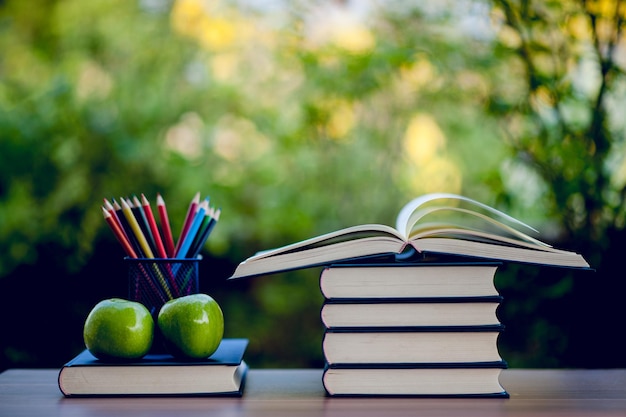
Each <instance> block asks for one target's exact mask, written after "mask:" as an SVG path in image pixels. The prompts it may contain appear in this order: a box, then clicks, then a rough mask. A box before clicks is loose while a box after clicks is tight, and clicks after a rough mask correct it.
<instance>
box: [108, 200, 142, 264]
mask: <svg viewBox="0 0 626 417" xmlns="http://www.w3.org/2000/svg"><path fill="white" fill-rule="evenodd" d="M102 215H103V216H104V220H106V222H107V223H108V224H109V227H111V230H112V231H113V234H114V235H115V237H116V238H117V240H118V241H119V242H120V244H121V245H122V247H123V248H124V251H125V252H126V254H127V255H128V256H130V257H131V258H136V257H137V254H136V253H135V250H134V249H133V247H132V246H131V244H130V242H129V241H128V239H126V235H125V234H124V232H123V231H122V229H121V228H120V226H119V225H118V223H117V221H116V220H115V219H114V218H113V215H112V214H111V213H110V212H109V211H108V210H107V209H106V208H104V207H102Z"/></svg>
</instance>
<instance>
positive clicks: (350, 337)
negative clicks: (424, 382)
mask: <svg viewBox="0 0 626 417" xmlns="http://www.w3.org/2000/svg"><path fill="white" fill-rule="evenodd" d="M503 328H504V327H503V326H502V325H496V326H467V327H415V328H397V329H394V328H366V329H339V330H332V329H327V330H326V332H325V333H324V338H323V341H322V349H323V352H324V359H325V361H326V363H327V364H328V365H331V366H332V365H336V364H341V365H347V364H366V365H369V366H372V365H377V366H386V365H389V364H424V363H430V364H442V363H447V364H450V363H493V362H500V361H502V358H501V357H500V354H499V352H498V346H497V340H498V336H499V335H500V332H501V331H502V330H503Z"/></svg>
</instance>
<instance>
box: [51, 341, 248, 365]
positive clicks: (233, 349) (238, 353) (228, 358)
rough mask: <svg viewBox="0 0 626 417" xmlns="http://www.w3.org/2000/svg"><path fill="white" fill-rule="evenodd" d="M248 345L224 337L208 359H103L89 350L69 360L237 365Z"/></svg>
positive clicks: (157, 355)
mask: <svg viewBox="0 0 626 417" xmlns="http://www.w3.org/2000/svg"><path fill="white" fill-rule="evenodd" d="M247 346H248V339H223V340H222V342H221V343H220V345H219V346H218V348H217V350H216V351H215V352H214V353H213V354H212V355H211V356H210V357H209V358H207V359H190V360H179V359H176V358H174V357H173V356H172V355H169V354H167V353H149V354H147V355H146V356H144V357H143V358H141V359H140V360H135V361H102V360H100V359H98V358H96V357H95V356H93V355H92V354H91V353H90V352H89V351H88V350H86V349H85V350H84V351H82V352H81V353H79V354H78V355H77V356H76V357H74V358H73V359H72V360H70V361H69V362H67V363H66V364H65V365H64V367H68V366H154V365H158V366H181V365H184V366H189V365H203V366H211V365H222V366H237V365H239V364H240V363H241V361H242V360H243V354H244V352H245V350H246V348H247Z"/></svg>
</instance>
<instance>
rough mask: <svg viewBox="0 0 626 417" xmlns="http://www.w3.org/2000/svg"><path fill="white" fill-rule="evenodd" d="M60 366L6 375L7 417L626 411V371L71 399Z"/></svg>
mask: <svg viewBox="0 0 626 417" xmlns="http://www.w3.org/2000/svg"><path fill="white" fill-rule="evenodd" d="M57 375H58V370H54V369H9V370H7V371H5V372H3V373H1V374H0V417H24V416H37V417H54V416H62V417H83V416H90V417H99V416H115V417H124V416H134V417H140V416H141V417H143V416H145V417H159V416H172V417H185V416H203V417H207V416H214V417H228V416H267V417H282V416H289V417H291V416H359V417H366V416H377V417H395V416H405V415H406V416H408V415H411V416H439V417H443V416H448V415H458V416H464V417H473V416H476V417H489V416H507V417H514V416H562V417H576V416H585V417H593V416H620V417H624V416H626V369H610V370H524V369H507V370H505V371H504V372H503V373H502V376H501V382H502V385H503V386H504V387H505V388H506V390H507V391H508V392H509V394H510V395H511V398H509V399H458V398H456V399H433V398H395V399H393V398H386V399H385V398H361V399H357V398H328V397H326V396H325V395H324V390H323V387H322V384H321V375H322V371H321V370H317V369H281V370H278V369H253V370H251V371H250V372H249V374H248V381H247V385H246V390H245V393H244V396H243V397H242V398H180V397H178V398H64V397H63V395H62V394H61V392H60V391H59V388H58V385H57Z"/></svg>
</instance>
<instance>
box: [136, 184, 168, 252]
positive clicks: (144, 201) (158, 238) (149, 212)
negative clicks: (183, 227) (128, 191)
mask: <svg viewBox="0 0 626 417" xmlns="http://www.w3.org/2000/svg"><path fill="white" fill-rule="evenodd" d="M141 204H142V206H143V211H144V213H145V215H146V219H147V220H148V225H149V226H150V231H151V232H152V236H153V237H154V243H155V246H156V249H157V253H158V255H159V256H160V257H161V258H167V253H166V252H165V246H163V241H162V240H161V235H160V234H159V229H158V227H157V224H156V221H155V220H154V214H152V208H151V207H150V203H149V202H148V199H147V198H146V196H145V195H143V194H141Z"/></svg>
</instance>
